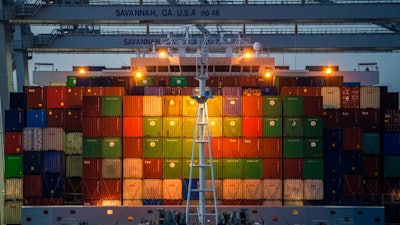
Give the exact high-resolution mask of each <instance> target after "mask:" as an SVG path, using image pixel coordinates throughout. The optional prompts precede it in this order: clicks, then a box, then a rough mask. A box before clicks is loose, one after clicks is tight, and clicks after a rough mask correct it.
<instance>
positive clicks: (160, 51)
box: [158, 49, 168, 58]
mask: <svg viewBox="0 0 400 225" xmlns="http://www.w3.org/2000/svg"><path fill="white" fill-rule="evenodd" d="M158 56H159V57H160V58H165V57H167V56H168V54H167V51H166V50H164V49H162V50H159V52H158Z"/></svg>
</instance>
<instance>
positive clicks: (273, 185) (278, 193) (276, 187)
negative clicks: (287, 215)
mask: <svg viewBox="0 0 400 225" xmlns="http://www.w3.org/2000/svg"><path fill="white" fill-rule="evenodd" d="M282 197H283V195H282V180H281V179H264V180H263V199H268V200H271V199H276V200H278V199H282Z"/></svg>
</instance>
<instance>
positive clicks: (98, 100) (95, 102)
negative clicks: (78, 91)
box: [82, 96, 102, 116]
mask: <svg viewBox="0 0 400 225" xmlns="http://www.w3.org/2000/svg"><path fill="white" fill-rule="evenodd" d="M82 113H83V116H101V114H102V97H101V96H83V105H82Z"/></svg>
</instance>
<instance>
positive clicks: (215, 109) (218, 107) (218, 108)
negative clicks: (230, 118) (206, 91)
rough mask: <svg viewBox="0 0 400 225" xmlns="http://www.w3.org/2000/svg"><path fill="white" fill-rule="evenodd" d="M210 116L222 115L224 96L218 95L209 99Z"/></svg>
mask: <svg viewBox="0 0 400 225" xmlns="http://www.w3.org/2000/svg"><path fill="white" fill-rule="evenodd" d="M207 111H208V116H222V96H221V95H216V96H213V97H212V98H209V99H208V100H207Z"/></svg>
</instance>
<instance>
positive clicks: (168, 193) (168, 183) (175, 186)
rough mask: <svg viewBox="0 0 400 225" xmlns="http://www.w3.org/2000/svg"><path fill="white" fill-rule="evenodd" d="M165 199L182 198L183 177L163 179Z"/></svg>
mask: <svg viewBox="0 0 400 225" xmlns="http://www.w3.org/2000/svg"><path fill="white" fill-rule="evenodd" d="M162 187H163V199H167V200H172V199H182V179H164V180H163V184H162Z"/></svg>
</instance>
